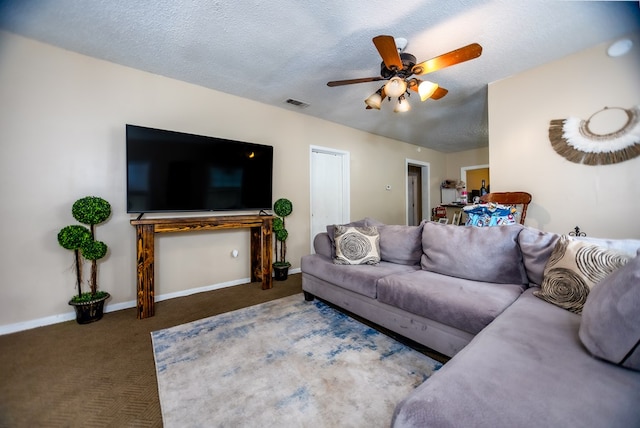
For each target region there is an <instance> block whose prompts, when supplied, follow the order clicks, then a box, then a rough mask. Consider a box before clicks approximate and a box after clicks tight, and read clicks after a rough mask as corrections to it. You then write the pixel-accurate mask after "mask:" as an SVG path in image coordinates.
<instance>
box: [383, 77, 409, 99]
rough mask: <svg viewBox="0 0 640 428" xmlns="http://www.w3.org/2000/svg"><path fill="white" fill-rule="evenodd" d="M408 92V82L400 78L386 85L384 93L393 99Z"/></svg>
mask: <svg viewBox="0 0 640 428" xmlns="http://www.w3.org/2000/svg"><path fill="white" fill-rule="evenodd" d="M406 90H407V82H405V81H404V80H402V79H401V78H399V77H397V76H396V77H394V78H392V79H391V80H389V81H388V82H387V84H386V85H384V92H385V93H386V94H387V95H388V96H390V97H391V98H395V97H399V96H400V95H402V94H404V93H405V92H406Z"/></svg>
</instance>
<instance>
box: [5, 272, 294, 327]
mask: <svg viewBox="0 0 640 428" xmlns="http://www.w3.org/2000/svg"><path fill="white" fill-rule="evenodd" d="M300 272H301V271H300V268H297V269H290V270H289V273H292V274H293V273H300ZM250 280H251V279H250V278H242V279H236V280H233V281H227V282H221V283H219V284H212V285H207V286H204V287H198V288H190V289H188V290H182V291H176V292H174V293H168V294H161V295H158V296H156V300H155V301H156V302H161V301H163V300H169V299H175V298H176V297H184V296H190V295H192V294H197V293H204V292H206V291H213V290H219V289H221V288H227V287H234V286H236V285H241V284H246V283H248V282H250ZM136 304H137V302H136V301H135V300H130V301H128V302H120V303H114V304H112V305H111V304H107V305H105V307H104V312H105V313H107V312H115V311H120V310H122V309H129V308H135V307H136ZM75 319H76V313H75V311H70V312H65V313H63V314H58V315H52V316H50V317H44V318H38V319H35V320H29V321H24V322H19V323H15V324H7V325H3V326H0V336H3V335H5V334H11V333H17V332H19V331H24V330H31V329H32V328H38V327H44V326H47V325H51V324H58V323H61V322H65V321H71V320H75Z"/></svg>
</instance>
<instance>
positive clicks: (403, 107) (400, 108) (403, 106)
mask: <svg viewBox="0 0 640 428" xmlns="http://www.w3.org/2000/svg"><path fill="white" fill-rule="evenodd" d="M409 110H411V105H410V104H409V101H407V99H406V98H405V97H404V95H401V96H400V97H399V98H398V104H396V108H394V109H393V112H394V113H404V112H407V111H409Z"/></svg>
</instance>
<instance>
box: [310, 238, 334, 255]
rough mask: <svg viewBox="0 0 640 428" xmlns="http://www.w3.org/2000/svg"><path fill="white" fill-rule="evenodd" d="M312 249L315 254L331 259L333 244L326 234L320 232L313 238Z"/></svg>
mask: <svg viewBox="0 0 640 428" xmlns="http://www.w3.org/2000/svg"><path fill="white" fill-rule="evenodd" d="M313 248H314V249H315V250H316V254H320V255H322V256H325V257H327V258H329V259H333V244H332V243H331V240H330V239H329V234H328V233H327V232H320V233H318V234H317V235H316V236H315V238H313Z"/></svg>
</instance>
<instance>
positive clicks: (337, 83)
mask: <svg viewBox="0 0 640 428" xmlns="http://www.w3.org/2000/svg"><path fill="white" fill-rule="evenodd" d="M378 80H384V78H383V77H380V76H376V77H363V78H361V79H347V80H332V81H331V82H327V86H331V87H333V86H343V85H352V84H354V83H366V82H377V81H378Z"/></svg>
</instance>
